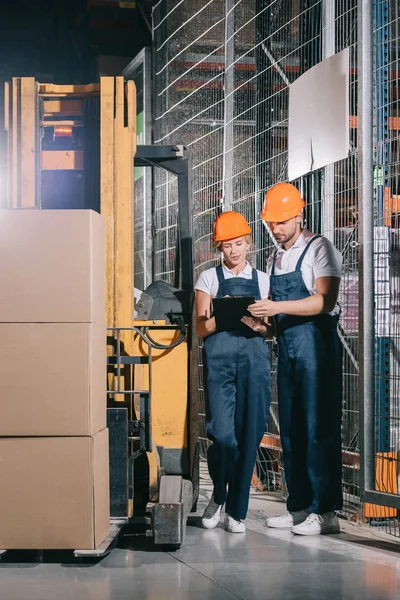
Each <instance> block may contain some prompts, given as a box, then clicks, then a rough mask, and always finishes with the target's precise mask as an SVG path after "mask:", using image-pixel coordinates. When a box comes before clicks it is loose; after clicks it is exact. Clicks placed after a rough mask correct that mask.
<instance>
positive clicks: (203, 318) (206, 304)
mask: <svg viewBox="0 0 400 600" xmlns="http://www.w3.org/2000/svg"><path fill="white" fill-rule="evenodd" d="M210 315H211V296H210V295H209V294H206V293H205V292H201V291H200V290H196V332H197V335H198V336H199V337H201V338H205V337H207V336H209V335H211V334H212V333H215V332H216V330H217V327H216V324H215V317H211V316H210Z"/></svg>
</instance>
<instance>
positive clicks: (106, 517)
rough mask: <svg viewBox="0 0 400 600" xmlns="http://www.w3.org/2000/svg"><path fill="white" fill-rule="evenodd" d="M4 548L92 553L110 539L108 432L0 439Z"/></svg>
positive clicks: (0, 524)
mask: <svg viewBox="0 0 400 600" xmlns="http://www.w3.org/2000/svg"><path fill="white" fill-rule="evenodd" d="M0 481H1V489H0V548H5V549H10V550H11V549H65V550H71V549H83V550H86V549H88V550H89V549H93V548H97V546H99V545H100V544H101V543H102V542H103V541H104V540H105V538H106V537H107V535H108V534H109V528H110V507H109V504H110V502H109V500H110V499H109V466H108V429H104V430H103V431H101V432H100V433H98V434H96V435H95V436H94V437H80V438H62V437H59V438H0Z"/></svg>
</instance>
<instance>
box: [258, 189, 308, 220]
mask: <svg viewBox="0 0 400 600" xmlns="http://www.w3.org/2000/svg"><path fill="white" fill-rule="evenodd" d="M305 205H306V203H305V202H304V200H303V198H302V197H301V194H300V192H299V190H298V189H297V187H295V186H294V185H292V184H291V183H277V184H276V185H274V186H273V187H272V188H271V189H269V190H268V192H267V193H266V194H265V200H264V206H263V209H262V211H261V218H262V220H263V221H267V223H282V222H283V221H287V220H288V219H292V218H293V217H295V216H296V215H298V214H299V212H300V211H301V209H302V208H304V207H305Z"/></svg>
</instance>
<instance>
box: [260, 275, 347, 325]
mask: <svg viewBox="0 0 400 600" xmlns="http://www.w3.org/2000/svg"><path fill="white" fill-rule="evenodd" d="M339 286H340V278H339V277H317V279H316V280H315V289H316V293H315V294H313V295H312V296H310V297H309V298H303V299H302V300H285V301H282V302H274V301H273V300H259V301H257V302H256V303H255V304H252V305H251V306H249V308H248V310H249V312H250V313H251V314H252V315H253V317H274V316H275V315H278V314H284V315H296V316H299V317H311V316H314V315H319V314H321V313H328V312H331V311H332V310H333V309H334V308H335V306H336V302H337V298H338V294H339Z"/></svg>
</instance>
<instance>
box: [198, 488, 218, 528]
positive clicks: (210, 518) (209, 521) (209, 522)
mask: <svg viewBox="0 0 400 600" xmlns="http://www.w3.org/2000/svg"><path fill="white" fill-rule="evenodd" d="M221 510H222V504H217V503H216V502H214V496H211V500H210V502H209V503H208V506H207V508H206V510H205V511H204V513H203V517H202V519H201V522H202V524H203V527H205V528H206V529H214V528H215V527H216V526H217V525H218V523H219V521H220V519H221Z"/></svg>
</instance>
